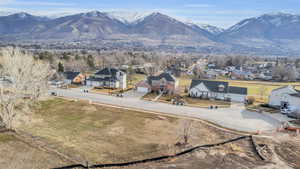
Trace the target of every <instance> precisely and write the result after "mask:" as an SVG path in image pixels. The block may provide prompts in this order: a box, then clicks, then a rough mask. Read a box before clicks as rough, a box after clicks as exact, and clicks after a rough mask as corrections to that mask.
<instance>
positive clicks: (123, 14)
mask: <svg viewBox="0 0 300 169" xmlns="http://www.w3.org/2000/svg"><path fill="white" fill-rule="evenodd" d="M104 13H105V14H106V15H107V16H108V17H110V18H112V19H117V20H119V21H121V22H123V23H126V24H129V23H134V22H137V21H139V20H141V19H143V18H145V17H147V16H149V15H151V14H152V13H151V12H145V13H140V12H128V11H111V12H104Z"/></svg>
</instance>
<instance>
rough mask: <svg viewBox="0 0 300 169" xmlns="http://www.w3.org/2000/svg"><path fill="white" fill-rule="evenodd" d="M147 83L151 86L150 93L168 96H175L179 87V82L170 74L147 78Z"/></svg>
mask: <svg viewBox="0 0 300 169" xmlns="http://www.w3.org/2000/svg"><path fill="white" fill-rule="evenodd" d="M147 83H148V84H149V85H150V86H151V91H153V92H164V93H169V94H175V93H176V91H177V89H178V86H179V81H178V80H177V79H176V78H175V77H174V76H173V75H171V74H170V73H161V74H160V75H158V76H149V77H148V78H147Z"/></svg>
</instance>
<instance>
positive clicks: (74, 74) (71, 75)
mask: <svg viewBox="0 0 300 169" xmlns="http://www.w3.org/2000/svg"><path fill="white" fill-rule="evenodd" d="M63 74H64V77H65V78H66V79H68V80H74V79H75V78H76V77H77V76H78V75H80V72H72V71H67V72H64V73H63Z"/></svg>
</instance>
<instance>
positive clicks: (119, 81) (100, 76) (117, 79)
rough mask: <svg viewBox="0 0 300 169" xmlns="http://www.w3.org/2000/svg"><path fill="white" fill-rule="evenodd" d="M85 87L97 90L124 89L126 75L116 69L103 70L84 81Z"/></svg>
mask: <svg viewBox="0 0 300 169" xmlns="http://www.w3.org/2000/svg"><path fill="white" fill-rule="evenodd" d="M86 85H87V86H92V87H99V88H113V89H126V88H127V75H126V73H125V72H123V71H121V70H119V69H116V68H104V69H102V70H99V71H98V72H96V73H95V74H94V75H93V76H90V77H89V78H88V79H87V80H86Z"/></svg>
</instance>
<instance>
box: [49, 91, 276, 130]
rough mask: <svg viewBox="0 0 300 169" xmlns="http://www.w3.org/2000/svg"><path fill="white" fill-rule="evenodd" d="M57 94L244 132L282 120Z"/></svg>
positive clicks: (236, 108) (237, 109)
mask: <svg viewBox="0 0 300 169" xmlns="http://www.w3.org/2000/svg"><path fill="white" fill-rule="evenodd" d="M52 91H55V92H57V94H58V96H63V97H66V98H72V99H82V100H91V101H93V102H99V103H103V104H110V105H116V106H120V107H127V108H134V109H142V110H148V111H155V112H161V113H165V114H170V115H176V116H185V117H190V118H199V119H203V120H207V121H210V122H213V123H215V124H218V125H220V126H223V127H225V128H229V129H234V130H238V131H244V132H257V131H271V130H276V129H277V128H278V127H279V126H280V125H281V122H280V121H279V120H277V119H276V118H273V117H272V116H269V115H264V114H260V113H257V112H249V111H246V110H245V109H244V106H241V105H238V104H236V105H233V106H231V108H219V109H217V110H209V109H204V108H195V107H187V106H175V105H171V104H165V103H159V102H150V101H145V100H141V99H140V97H139V96H141V95H139V94H135V95H134V94H133V92H132V93H131V94H127V95H125V96H124V97H123V98H118V97H114V96H107V95H101V94H93V93H83V92H82V91H81V90H80V89H68V90H65V89H53V90H52Z"/></svg>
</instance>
